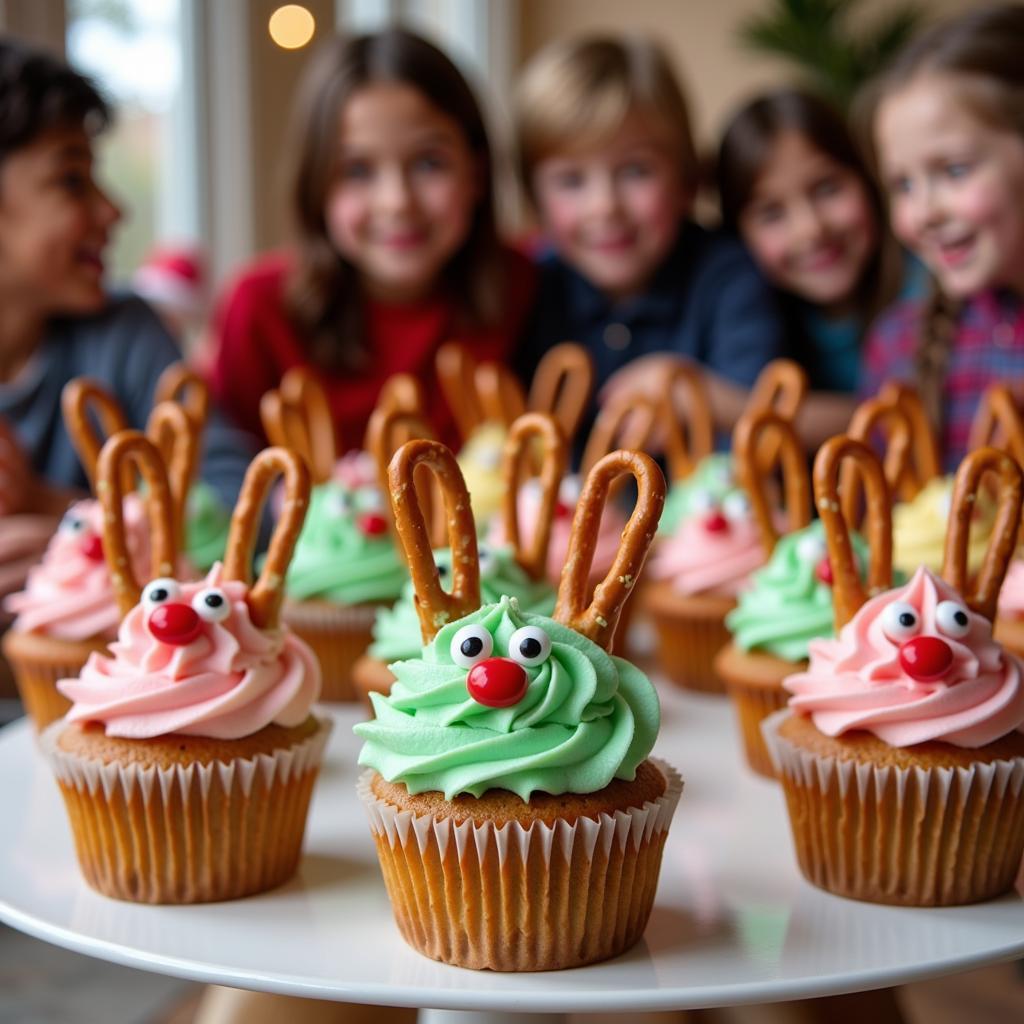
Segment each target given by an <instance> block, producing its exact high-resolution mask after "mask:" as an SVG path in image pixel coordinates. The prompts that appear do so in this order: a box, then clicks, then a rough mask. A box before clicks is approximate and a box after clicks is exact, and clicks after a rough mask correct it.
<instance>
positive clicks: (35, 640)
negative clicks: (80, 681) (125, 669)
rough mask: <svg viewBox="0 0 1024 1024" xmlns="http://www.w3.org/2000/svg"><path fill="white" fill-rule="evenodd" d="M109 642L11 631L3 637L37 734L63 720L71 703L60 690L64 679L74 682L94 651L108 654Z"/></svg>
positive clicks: (5, 655)
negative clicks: (60, 719) (58, 685)
mask: <svg viewBox="0 0 1024 1024" xmlns="http://www.w3.org/2000/svg"><path fill="white" fill-rule="evenodd" d="M108 643H110V641H109V640H104V639H101V638H93V639H89V640H62V639H60V638H59V637H51V636H44V635H42V634H39V633H21V632H18V631H17V630H14V629H9V630H8V631H7V632H6V633H5V634H4V636H3V640H2V644H0V646H2V648H3V653H4V657H5V658H6V659H7V661H8V662H9V664H10V666H11V671H12V672H13V673H14V681H15V684H16V685H17V687H18V694H19V695H20V696H21V701H22V703H23V704H24V705H25V711H26V712H27V713H28V715H29V717H30V718H31V719H32V724H33V725H34V726H35V728H36V732H37V733H40V732H42V731H43V730H44V729H45V728H46V727H47V726H48V725H49V724H50V723H51V722H56V721H57V719H58V718H63V717H64V716H65V715H66V714H67V713H68V711H70V710H71V701H69V700H68V699H67V698H66V697H65V696H63V695H62V694H61V693H60V692H59V691H58V690H57V682H58V680H61V679H74V678H75V677H76V676H78V674H79V673H80V672H81V671H82V668H83V667H84V666H85V663H86V661H88V660H89V655H90V654H92V653H93V651H105V650H106V649H107V645H108Z"/></svg>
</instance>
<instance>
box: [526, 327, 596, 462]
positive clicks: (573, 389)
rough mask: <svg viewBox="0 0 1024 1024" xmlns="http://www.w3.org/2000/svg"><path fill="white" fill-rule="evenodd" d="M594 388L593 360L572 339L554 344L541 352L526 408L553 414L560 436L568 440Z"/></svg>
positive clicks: (578, 423)
mask: <svg viewBox="0 0 1024 1024" xmlns="http://www.w3.org/2000/svg"><path fill="white" fill-rule="evenodd" d="M593 390H594V361H593V359H591V357H590V353H589V352H588V351H587V350H586V349H585V348H584V347H583V346H582V345H577V344H576V343H575V342H573V341H565V342H563V343H562V344H561V345H555V346H554V348H550V349H548V350H547V352H545V353H544V356H543V358H542V359H541V361H540V362H539V363H538V364H537V369H536V371H535V372H534V375H533V381H532V383H531V384H530V394H529V398H528V400H527V403H526V404H527V408H529V409H530V410H531V411H532V412H546V413H550V415H552V416H554V418H555V422H556V423H557V424H558V426H559V428H560V429H561V431H562V437H564V438H565V439H566V442H567V443H568V442H570V441H571V440H572V439H573V438H574V437H575V436H576V432H577V431H578V430H579V429H580V423H582V422H583V417H584V415H585V414H586V411H587V406H588V405H589V404H590V395H591V393H592V392H593Z"/></svg>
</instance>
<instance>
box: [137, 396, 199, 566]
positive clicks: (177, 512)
mask: <svg viewBox="0 0 1024 1024" xmlns="http://www.w3.org/2000/svg"><path fill="white" fill-rule="evenodd" d="M146 437H148V438H149V440H150V441H151V442H152V443H153V445H154V446H155V447H156V450H157V451H158V452H159V453H160V457H161V459H163V461H164V465H165V466H166V467H167V476H168V480H169V483H170V487H171V497H172V499H173V502H174V543H175V546H176V547H177V548H178V549H179V550H180V549H181V547H182V546H183V544H184V539H185V510H186V507H187V503H188V492H189V488H191V486H192V480H193V478H194V477H195V472H196V466H197V464H198V461H199V428H198V424H197V421H196V420H194V419H193V418H192V417H191V416H189V415H188V413H187V412H186V411H185V409H184V408H183V407H182V406H180V405H178V404H177V403H175V402H173V401H165V402H161V403H160V404H159V405H157V406H154V408H153V411H152V412H151V413H150V414H149V419H148V420H147V421H146Z"/></svg>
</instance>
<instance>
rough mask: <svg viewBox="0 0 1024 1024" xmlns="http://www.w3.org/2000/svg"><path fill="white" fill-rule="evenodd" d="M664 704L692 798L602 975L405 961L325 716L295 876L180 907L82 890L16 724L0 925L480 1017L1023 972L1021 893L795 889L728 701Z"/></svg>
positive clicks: (241, 978) (216, 971)
mask: <svg viewBox="0 0 1024 1024" xmlns="http://www.w3.org/2000/svg"><path fill="white" fill-rule="evenodd" d="M662 693H663V697H664V699H663V708H664V728H663V730H662V733H661V736H660V738H659V740H658V745H657V747H656V753H657V754H659V755H660V756H661V757H663V758H665V759H666V760H668V761H671V762H672V763H673V764H675V765H676V766H677V767H678V768H679V769H680V770H681V771H682V774H683V777H684V779H685V783H686V788H685V790H684V792H683V797H682V800H681V802H680V805H679V810H678V812H677V814H676V818H675V822H674V824H673V827H672V832H671V834H670V836H669V840H668V844H667V846H666V849H665V860H664V866H663V869H662V874H661V884H660V886H659V889H658V896H657V901H656V905H655V908H654V913H653V915H652V917H651V922H650V924H649V926H648V928H647V932H646V934H645V936H644V938H643V940H642V941H641V942H640V943H639V944H638V945H637V946H636V947H634V949H632V950H631V951H630V952H628V953H626V954H625V955H623V956H621V957H619V958H617V959H615V960H612V961H609V962H607V963H604V964H597V965H594V966H592V967H585V968H580V969H577V970H571V971H554V972H550V973H545V974H528V975H527V974H518V975H517V974H493V973H489V972H484V971H480V972H477V971H468V970H462V969H459V968H455V967H448V966H445V965H444V964H439V963H434V962H433V961H431V960H428V959H426V958H424V957H422V956H420V955H419V954H418V953H415V952H414V951H413V950H411V949H410V948H409V947H407V946H406V945H405V943H404V942H403V941H402V939H401V937H400V936H399V934H398V931H397V929H396V927H395V925H394V922H393V920H392V917H391V910H390V906H389V904H388V901H387V897H386V895H385V892H384V887H383V883H382V882H381V877H380V873H379V870H378V867H377V863H376V855H375V853H374V848H373V843H372V841H371V839H370V835H369V830H368V827H367V824H366V819H365V817H364V814H363V811H362V808H361V807H360V805H359V804H358V802H357V800H356V797H355V793H354V783H355V777H356V765H355V756H356V751H357V749H358V743H357V741H356V739H355V737H354V736H353V735H352V732H351V726H352V724H353V723H354V722H355V721H357V720H358V718H359V712H358V710H357V709H356V708H354V707H353V708H346V709H343V710H340V711H337V712H336V714H335V717H336V728H335V731H334V734H333V736H332V739H331V745H330V748H329V751H328V758H327V763H326V765H325V768H324V771H323V772H322V774H321V778H320V781H319V783H318V787H317V791H316V797H315V800H314V803H313V810H312V815H311V820H310V823H309V828H308V831H307V836H306V855H305V858H304V860H303V863H302V867H301V870H300V873H299V876H298V877H297V878H296V879H295V880H294V881H292V882H291V883H289V884H288V885H286V886H285V887H283V888H281V889H278V890H277V891H275V892H271V893H267V894H265V895H263V896H256V897H252V898H250V899H245V900H238V901H236V902H233V903H220V904H207V905H202V906H193V907H148V906H135V905H133V904H129V903H119V902H117V901H114V900H109V899H106V898H104V897H102V896H99V895H97V894H96V893H94V892H92V891H91V890H90V889H88V888H87V887H86V885H85V884H84V883H83V882H82V880H81V878H80V877H79V874H78V869H77V865H76V862H75V857H74V852H73V849H72V844H71V837H70V833H69V831H68V826H67V822H66V820H65V816H64V809H63V805H62V802H61V799H60V795H59V793H58V790H57V787H56V785H55V783H54V781H53V779H52V777H51V775H50V772H49V770H48V768H47V765H46V764H45V763H44V762H43V760H42V758H41V757H40V756H39V755H38V754H37V752H36V750H35V748H34V743H33V738H32V732H31V730H30V729H29V727H28V726H27V725H26V724H25V723H24V722H20V723H17V724H15V725H13V726H9V727H8V728H6V729H4V730H2V731H0V807H2V819H0V820H2V821H3V830H4V835H3V839H2V840H0V919H2V920H3V921H5V922H6V923H7V924H9V925H11V926H13V927H15V928H19V929H21V930H23V931H25V932H28V933H30V934H32V935H35V936H36V937H37V938H40V939H44V940H46V941H48V942H53V943H56V944H57V945H59V946H64V947H66V948H68V949H72V950H75V951H76V952H79V953H85V954H87V955H89V956H94V957H99V958H101V959H104V960H109V961H112V962H114V963H119V964H124V965H126V966H129V967H137V968H141V969H143V970H148V971H156V972H159V973H163V974H170V975H175V976H177V977H181V978H189V979H192V980H195V981H201V982H211V983H216V984H221V985H231V986H235V987H239V988H249V989H258V990H263V991H268V992H278V993H287V994H291V995H298V996H309V997H313V998H319V999H336V1000H346V1001H351V1002H362V1003H379V1004H386V1005H392V1006H419V1007H435V1008H441V1009H446V1010H478V1011H491V1013H492V1014H493V1013H495V1012H499V1011H500V1012H501V1013H503V1014H507V1013H510V1012H516V1013H563V1012H569V1011H573V1012H588V1011H589V1012H598V1011H605V1012H616V1011H618V1012H629V1011H634V1012H640V1011H644V1010H665V1009H683V1008H696V1007H707V1006H725V1005H734V1004H739V1003H746V1002H768V1001H774V1000H784V999H797V998H803V997H810V996H823V995H832V994H837V993H842V992H853V991H858V990H864V989H872V988H879V987H882V986H888V985H897V984H901V983H904V982H909V981H916V980H920V979H923V978H927V977H930V976H935V975H940V974H948V973H952V972H955V971H961V970H967V969H969V968H973V967H979V966H982V965H985V964H990V963H995V962H998V961H1005V960H1011V959H1014V958H1016V957H1020V956H1022V955H1024V903H1022V900H1021V896H1020V895H1019V894H1017V893H1015V894H1012V895H1009V896H1006V897H1004V898H1002V899H1000V900H996V901H995V902H991V903H985V904H980V905H977V906H970V907H957V908H953V909H948V910H908V909H899V908H895V907H881V906H874V905H871V904H867V903H856V902H853V901H850V900H845V899H840V898H838V897H834V896H829V895H826V894H825V893H823V892H820V891H818V890H817V889H815V888H813V887H812V886H810V885H808V884H807V883H806V882H804V881H803V879H802V878H801V877H800V876H799V874H798V872H797V869H796V865H795V863H794V860H793V855H792V849H791V843H790V837H789V831H788V824H787V821H786V817H785V811H784V807H783V799H782V795H781V793H780V792H779V790H778V788H777V787H776V786H775V785H774V784H772V783H770V782H767V781H765V780H762V779H760V778H758V777H757V776H755V775H753V774H752V773H750V772H749V771H747V770H746V768H745V767H744V766H743V765H742V763H741V757H740V754H739V750H738V742H737V739H736V736H735V734H734V723H733V720H732V714H731V709H730V707H729V705H728V703H727V702H725V701H724V700H722V699H721V698H715V697H702V696H689V695H683V694H680V693H679V692H678V691H676V690H672V689H669V688H668V687H665V688H663V690H662ZM431 1019H433V1020H437V1019H438V1018H437V1016H436V1015H435V1016H434V1017H433V1018H431ZM475 1019H478V1020H479V1019H481V1018H479V1017H477V1018H475ZM488 1019H497V1018H494V1017H489V1018H488Z"/></svg>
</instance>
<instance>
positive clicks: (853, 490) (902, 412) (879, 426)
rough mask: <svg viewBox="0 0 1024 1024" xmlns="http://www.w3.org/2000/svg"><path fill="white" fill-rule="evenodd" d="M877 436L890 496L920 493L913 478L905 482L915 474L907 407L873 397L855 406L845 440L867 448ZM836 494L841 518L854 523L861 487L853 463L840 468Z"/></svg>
mask: <svg viewBox="0 0 1024 1024" xmlns="http://www.w3.org/2000/svg"><path fill="white" fill-rule="evenodd" d="M880 432H881V433H882V435H883V437H884V438H885V457H884V460H883V462H882V469H883V471H884V472H885V481H886V483H887V484H888V485H889V492H890V493H891V494H900V493H902V492H904V491H915V489H919V488H918V487H917V483H916V480H915V479H914V478H913V477H911V478H910V479H908V474H913V473H914V470H913V469H912V467H911V454H912V445H913V438H912V434H913V424H912V423H911V421H910V417H909V416H908V415H907V410H906V407H905V406H904V405H902V404H901V403H898V402H891V401H886V400H884V399H882V398H880V397H878V396H877V395H876V396H875V397H873V398H868V399H865V400H864V401H863V402H861V403H860V405H858V406H857V408H856V409H855V410H854V412H853V416H852V417H851V418H850V425H849V427H848V428H847V430H846V433H847V436H848V437H852V438H853V439H854V440H856V441H860V442H862V443H863V444H865V445H867V446H868V447H869V448H870V447H871V442H872V439H873V438H874V437H876V436H877V435H878V434H879V433H880ZM839 492H840V494H841V495H842V502H843V515H844V516H845V517H846V521H847V523H854V522H856V521H857V513H858V511H859V509H860V500H861V486H860V476H859V474H858V473H857V469H856V465H855V464H854V463H847V464H846V465H844V466H843V468H842V471H841V473H840V477H839Z"/></svg>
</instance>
